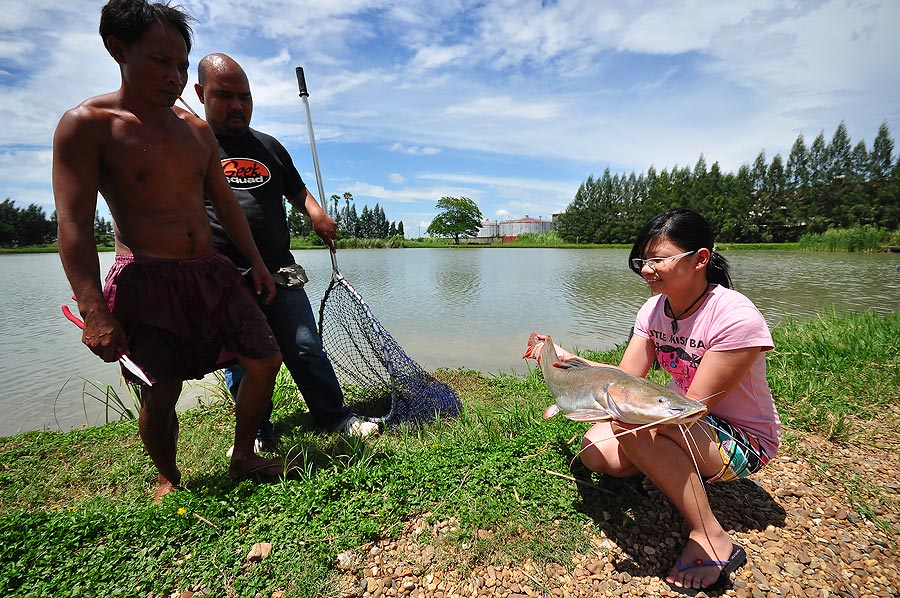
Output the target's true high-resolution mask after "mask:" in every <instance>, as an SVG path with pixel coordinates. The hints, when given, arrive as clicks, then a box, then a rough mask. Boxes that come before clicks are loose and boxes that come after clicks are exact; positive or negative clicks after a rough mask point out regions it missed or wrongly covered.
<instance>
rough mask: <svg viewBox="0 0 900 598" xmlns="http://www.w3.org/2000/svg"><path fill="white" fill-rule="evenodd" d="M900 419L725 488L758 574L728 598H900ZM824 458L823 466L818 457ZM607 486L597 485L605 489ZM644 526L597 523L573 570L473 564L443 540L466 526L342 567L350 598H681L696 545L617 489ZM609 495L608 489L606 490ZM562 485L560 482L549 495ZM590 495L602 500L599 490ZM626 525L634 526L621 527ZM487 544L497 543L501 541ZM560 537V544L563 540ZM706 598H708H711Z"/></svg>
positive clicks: (716, 501) (649, 504)
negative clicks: (681, 564) (674, 581)
mask: <svg viewBox="0 0 900 598" xmlns="http://www.w3.org/2000/svg"><path fill="white" fill-rule="evenodd" d="M895 422H896V419H893V420H892V423H891V424H889V425H890V426H891V427H890V428H888V429H886V430H885V429H884V428H881V429H880V430H879V432H878V434H879V436H878V438H877V444H878V447H877V448H875V447H874V444H875V442H865V443H862V444H835V443H832V442H827V441H823V440H819V439H816V438H814V437H810V436H806V435H797V436H796V438H797V441H796V442H795V443H792V446H791V447H790V449H787V448H786V449H784V450H783V455H781V456H779V457H776V459H774V460H773V461H772V462H770V463H769V464H768V465H767V466H766V468H764V469H763V470H762V471H761V472H759V473H757V474H756V475H755V476H753V478H752V479H751V480H740V481H737V482H731V483H727V484H715V485H713V486H711V487H710V488H709V490H708V492H709V495H710V501H711V503H712V506H713V508H714V510H715V512H716V513H717V514H718V515H719V517H720V521H721V522H722V524H723V525H724V527H725V529H726V530H731V531H730V533H731V536H732V539H733V540H734V541H735V542H737V543H739V544H740V545H741V546H743V547H744V549H745V550H746V551H747V556H748V561H747V563H746V564H745V565H744V566H743V567H741V568H740V569H738V571H737V572H736V573H735V574H734V575H733V576H732V580H733V587H732V588H730V589H728V590H726V591H725V592H724V594H720V595H726V596H737V597H740V598H750V597H752V598H774V597H778V596H801V597H804V596H808V597H810V598H812V597H817V598H829V597H842V598H850V597H852V598H867V597H876V596H877V597H887V596H894V597H896V596H900V571H898V569H900V567H898V543H900V537H898V534H897V530H898V529H900V483H898V481H897V472H898V470H900V459H898V452H897V449H898V448H900V434H898V429H897V425H896V423H895ZM816 455H818V456H819V457H818V458H817V459H812V458H811V456H816ZM595 479H596V478H595ZM610 482H611V484H613V485H611V486H610V487H611V488H614V489H616V491H617V492H620V497H621V498H620V500H622V501H629V504H631V505H632V507H633V510H634V512H635V513H636V515H637V517H638V519H637V520H631V519H628V518H625V519H624V520H621V521H617V520H616V518H615V517H612V516H611V515H610V514H609V513H607V512H604V511H602V510H598V511H597V512H595V513H591V514H592V517H593V519H594V520H595V523H596V525H595V526H592V527H593V529H594V530H595V532H596V530H598V529H599V530H600V532H599V533H595V535H594V536H593V537H592V538H591V539H590V542H589V545H588V546H585V550H584V551H583V552H579V553H576V554H572V555H571V561H570V562H567V563H563V564H555V563H554V564H549V565H547V564H543V563H537V562H532V561H525V562H522V563H513V564H510V563H509V558H506V559H503V558H502V557H500V558H498V561H504V562H503V563H502V564H501V563H497V564H492V565H487V564H483V563H478V562H477V563H476V564H475V566H474V567H471V566H467V567H464V568H459V569H458V568H456V567H454V563H460V562H470V560H471V559H468V558H463V556H464V555H459V554H457V555H454V554H453V553H452V551H453V550H461V548H460V547H459V546H458V545H455V544H454V543H451V542H442V541H441V539H442V536H445V535H446V534H448V533H450V532H452V531H454V529H455V526H456V522H455V521H454V520H449V521H442V522H437V523H428V522H427V519H426V518H425V517H423V518H422V519H419V520H416V521H411V522H409V524H408V525H407V527H406V530H405V532H404V533H403V534H402V536H401V537H399V538H392V539H387V540H382V541H379V542H376V543H374V544H368V545H366V546H363V547H362V548H361V549H359V550H357V551H348V552H346V553H343V554H341V555H339V556H338V562H337V565H336V566H337V568H338V569H340V570H341V571H342V575H341V578H340V580H339V586H340V595H341V596H342V597H345V598H350V597H354V598H381V597H393V596H398V597H403V598H406V597H409V598H423V597H426V596H427V597H429V598H431V597H434V598H451V597H462V596H497V597H499V598H522V597H531V596H548V597H550V596H556V597H582V596H584V597H587V596H675V595H678V594H676V593H675V592H673V591H671V590H670V589H669V586H668V584H666V583H665V581H664V580H663V579H662V577H661V575H664V574H665V572H666V571H667V570H668V568H669V567H671V565H672V563H673V562H674V560H675V558H676V557H677V556H678V554H679V551H680V549H681V547H682V545H683V544H684V541H685V535H684V533H683V530H682V527H681V518H680V516H679V515H678V513H677V511H676V510H675V509H674V508H673V507H672V506H671V504H670V503H669V502H668V500H667V499H665V498H663V497H658V498H650V497H645V496H643V495H641V494H639V493H638V492H636V491H635V490H634V489H633V488H634V485H633V484H623V483H622V482H619V481H610ZM601 484H602V483H601ZM551 486H552V484H550V483H549V482H548V488H549V487H551ZM585 492H597V491H596V490H590V489H587V490H585ZM618 519H622V518H621V517H620V518H618ZM478 533H479V535H481V536H482V537H485V538H487V537H490V535H491V531H490V530H480V531H479V532H478ZM548 533H550V534H551V535H552V530H550V531H549V532H548ZM699 595H700V596H706V595H707V594H706V593H700V594H699ZM713 595H715V594H713Z"/></svg>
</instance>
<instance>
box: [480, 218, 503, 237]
mask: <svg viewBox="0 0 900 598" xmlns="http://www.w3.org/2000/svg"><path fill="white" fill-rule="evenodd" d="M475 236H476V237H499V236H500V224H499V223H497V222H491V221H490V220H484V221H483V222H482V223H481V228H479V229H478V234H477V235H475Z"/></svg>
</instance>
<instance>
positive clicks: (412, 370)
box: [319, 270, 462, 425]
mask: <svg viewBox="0 0 900 598" xmlns="http://www.w3.org/2000/svg"><path fill="white" fill-rule="evenodd" d="M319 336H321V337H322V343H323V344H324V345H325V350H326V351H327V353H328V357H329V359H330V360H331V363H332V365H333V366H334V370H335V373H336V374H337V377H338V380H339V381H340V383H341V388H342V390H343V391H344V401H345V403H346V404H347V405H348V406H349V407H350V408H351V409H352V410H353V411H354V412H355V413H357V414H359V415H361V416H364V417H366V418H367V419H369V420H372V421H379V422H383V423H384V424H385V425H394V424H399V423H402V422H414V421H429V420H433V419H435V418H437V417H452V416H455V415H457V414H458V413H459V411H460V409H461V408H462V403H461V402H460V400H459V397H458V396H457V395H456V392H455V391H454V390H453V389H452V388H450V387H449V386H448V385H446V384H444V383H443V382H441V381H439V380H437V379H436V378H434V377H433V376H431V375H430V374H428V372H426V371H425V370H424V369H422V367H421V366H419V364H418V363H416V362H415V361H414V360H413V359H412V358H411V357H410V356H409V355H407V354H406V352H405V351H404V350H403V349H402V348H401V347H400V345H399V344H398V343H397V341H396V340H395V339H394V337H393V336H391V334H390V333H389V332H388V331H387V330H385V329H384V327H383V326H382V325H381V323H380V322H379V321H378V320H377V319H376V318H375V316H374V315H372V311H371V310H370V309H369V306H368V304H366V302H365V300H363V298H362V297H361V296H360V294H359V293H357V292H356V289H354V288H353V287H352V286H351V285H350V283H349V282H347V280H346V279H345V278H344V277H343V276H342V275H341V274H340V273H339V272H338V271H337V270H335V271H334V273H333V275H332V278H331V283H330V284H329V285H328V289H327V290H326V291H325V296H324V297H323V298H322V304H321V307H320V308H319Z"/></svg>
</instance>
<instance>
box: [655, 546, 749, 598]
mask: <svg viewBox="0 0 900 598" xmlns="http://www.w3.org/2000/svg"><path fill="white" fill-rule="evenodd" d="M746 562H747V553H746V552H745V551H744V549H743V548H741V547H740V546H738V545H737V544H732V545H731V557H729V559H728V560H727V561H704V560H701V559H697V560H696V561H694V562H692V563H688V564H686V565H685V564H682V562H681V559H680V558H678V559H676V560H675V568H676V569H678V570H679V571H685V570H687V569H693V568H695V567H722V570H721V571H720V572H719V578H718V579H717V580H716V581H714V582H713V583H711V584H710V585H708V586H706V587H704V588H679V587H678V586H676V585H674V584H671V583H670V584H669V587H670V588H672V589H673V590H675V591H676V592H678V593H679V594H684V595H686V596H696V595H697V593H698V592H710V591H719V590H724V589H726V588H727V587H728V586H729V585H731V574H732V573H734V572H735V571H737V570H738V568H740V566H741V565H743V564H744V563H746Z"/></svg>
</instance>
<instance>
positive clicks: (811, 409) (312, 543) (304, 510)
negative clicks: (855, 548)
mask: <svg viewBox="0 0 900 598" xmlns="http://www.w3.org/2000/svg"><path fill="white" fill-rule="evenodd" d="M773 333H774V336H775V342H776V345H777V348H776V349H775V350H774V351H772V352H770V354H769V379H770V381H771V384H772V387H773V390H774V392H775V395H776V400H777V402H778V405H779V409H780V412H781V415H782V418H783V420H784V422H785V424H786V425H787V426H788V428H789V430H790V432H789V433H788V434H787V436H786V442H785V448H784V450H785V451H791V450H794V449H793V448H792V441H791V438H792V434H794V433H800V432H812V433H815V434H819V435H821V436H823V437H825V438H828V439H831V440H832V441H835V442H844V441H860V440H861V441H868V438H869V437H868V435H867V432H866V431H867V430H868V429H870V428H871V427H873V426H872V423H873V422H877V421H879V418H883V417H885V414H886V412H887V411H889V407H890V406H893V405H896V404H897V402H898V400H900V390H898V389H900V359H898V357H900V355H898V351H900V349H898V343H897V342H896V339H897V338H900V314H894V315H890V316H888V317H884V318H880V317H877V316H874V315H870V314H856V315H849V316H840V317H839V316H836V315H833V314H831V315H825V316H822V317H821V318H819V319H817V320H814V321H811V322H805V323H798V322H789V323H787V324H785V325H783V326H780V327H779V328H777V329H775V330H774V331H773ZM621 351H622V347H619V348H618V349H616V350H613V351H610V352H606V353H587V355H588V356H589V357H591V358H595V359H598V360H600V361H605V362H611V363H617V362H618V359H619V357H620V355H621ZM436 374H437V375H438V377H439V378H440V379H441V380H443V381H445V382H447V383H448V384H450V385H451V386H452V387H453V388H455V389H457V391H458V392H459V394H460V397H461V399H462V400H463V404H464V406H465V409H464V412H463V413H462V415H460V416H459V417H457V418H454V419H451V420H446V421H439V422H433V423H430V424H427V425H421V426H402V427H398V428H393V429H391V430H390V431H389V432H388V433H387V434H385V435H383V436H381V437H379V438H377V439H374V440H367V441H365V442H363V441H358V440H352V439H347V438H345V437H343V436H339V435H333V434H320V433H315V432H313V431H311V430H310V429H309V420H308V414H307V412H306V410H305V406H304V404H303V402H302V400H301V399H300V398H299V397H298V396H297V393H296V389H295V388H294V386H293V383H292V382H291V380H290V377H289V376H288V375H287V374H286V372H285V371H284V370H283V371H282V373H281V374H280V375H279V380H278V383H277V387H276V393H275V403H276V410H275V413H274V415H273V420H274V421H275V423H276V426H277V428H278V431H279V433H280V441H279V442H280V444H279V447H278V449H279V451H278V452H279V454H281V455H283V456H284V458H285V459H286V460H290V461H291V462H292V464H294V465H295V466H296V472H295V473H294V474H292V475H291V476H290V477H289V478H288V479H285V480H282V481H279V482H275V483H258V482H256V481H252V480H251V481H243V482H240V483H235V482H233V481H231V480H230V478H229V477H228V472H227V467H228V461H227V459H226V457H225V450H226V449H227V448H228V446H229V445H230V444H231V442H232V434H233V426H234V416H233V410H232V407H231V403H230V401H228V400H227V399H222V400H218V401H216V402H213V403H212V404H209V405H201V406H199V407H197V408H195V409H192V410H190V411H188V412H185V413H183V414H181V416H180V420H181V434H180V439H179V454H178V463H179V466H180V467H181V469H182V473H183V476H184V486H185V488H184V489H183V490H181V491H178V492H176V493H173V494H171V495H169V496H167V497H166V499H165V500H164V501H163V504H162V506H156V505H154V504H153V503H152V501H151V492H152V488H153V484H154V482H155V471H154V469H153V466H152V463H151V462H150V460H149V458H148V457H147V456H146V455H145V454H144V453H143V451H142V449H141V443H140V440H139V438H138V435H137V428H136V424H135V423H134V422H133V421H122V422H114V423H110V424H107V425H105V426H99V427H95V428H88V429H84V430H76V431H72V432H67V433H57V432H28V433H25V434H20V435H18V436H14V437H9V438H2V439H0V561H2V562H3V563H4V565H3V567H0V594H2V595H10V594H15V595H25V596H43V595H54V596H70V595H71V596H80V595H85V594H91V595H112V596H115V595H122V596H146V595H148V593H149V592H151V591H152V592H153V593H154V595H155V596H168V595H169V594H171V593H172V592H173V591H175V590H184V589H188V588H190V589H193V590H197V589H203V590H205V592H206V593H207V595H214V596H253V595H255V594H256V593H257V592H262V595H269V594H270V593H271V592H272V591H275V590H284V591H285V592H286V593H285V596H288V597H298V596H303V597H306V596H309V597H311V596H322V595H333V594H334V591H335V590H334V585H333V584H334V580H335V578H334V575H335V572H334V565H333V564H334V559H335V556H336V554H338V553H339V552H341V551H343V550H346V549H348V548H358V547H360V546H362V545H364V544H366V543H367V542H371V541H374V540H376V539H379V538H385V537H397V536H399V535H400V534H401V532H402V530H403V529H404V526H406V525H407V524H408V523H409V522H410V521H413V520H414V519H416V518H418V517H424V518H425V519H426V520H427V522H429V523H432V524H433V523H435V522H443V521H447V520H450V519H451V518H452V519H453V521H454V529H453V531H451V533H450V534H448V535H447V536H446V537H443V538H442V539H440V540H432V541H434V542H436V543H439V544H441V546H440V548H441V550H439V551H438V555H439V558H453V561H452V566H453V567H456V568H459V569H462V570H463V571H466V570H468V569H470V568H472V567H474V566H476V565H478V564H485V563H492V564H503V563H510V562H521V561H522V560H524V559H527V558H530V559H533V560H535V561H537V562H538V563H549V562H556V563H566V562H570V559H571V554H572V553H573V552H576V551H578V550H580V549H581V548H582V547H583V545H584V543H585V542H586V541H587V536H588V535H589V534H590V533H592V532H596V525H597V524H596V523H595V522H596V521H598V520H600V519H601V518H602V519H605V518H606V517H609V518H612V519H613V520H621V521H627V520H630V519H631V518H633V513H632V512H631V506H630V505H631V503H632V501H630V500H629V499H628V497H629V496H630V494H629V493H630V492H631V491H630V490H628V486H629V482H627V481H620V480H609V479H600V478H599V477H598V476H596V475H594V476H591V475H590V474H589V472H587V471H586V470H585V469H584V468H583V466H581V465H580V463H579V462H578V461H577V459H576V460H574V461H575V464H574V465H573V466H572V469H571V470H569V464H570V463H571V462H572V461H573V458H574V457H575V454H576V452H577V450H578V447H579V445H580V439H581V435H582V433H583V432H584V430H585V426H584V425H583V424H578V423H574V422H570V421H568V420H566V419H564V418H553V419H550V420H543V419H542V418H541V412H542V410H543V408H544V407H546V406H547V405H548V404H549V402H550V395H549V393H548V391H547V389H546V387H545V385H544V384H543V380H542V378H541V375H540V373H539V372H538V371H531V372H530V373H528V374H526V375H522V376H515V375H508V374H498V375H485V374H482V373H478V372H474V371H469V370H442V371H439V372H437V373H436ZM658 375H660V373H659V372H655V373H654V376H658ZM895 411H896V410H895ZM894 429H896V425H895V424H894ZM547 471H552V472H557V473H560V474H566V475H571V476H574V477H575V478H577V479H579V480H582V481H585V482H588V483H593V484H601V485H602V486H603V489H604V490H605V491H604V490H599V489H592V488H590V487H587V486H584V485H582V484H573V483H571V482H570V481H568V480H565V479H561V478H559V477H556V476H553V475H550V474H548V473H547ZM827 475H828V476H829V479H834V478H835V476H837V477H838V478H839V479H843V480H844V482H845V484H846V487H847V488H849V489H850V491H851V492H852V493H854V494H855V496H854V499H853V500H854V501H855V502H853V504H855V505H858V510H859V512H860V513H861V514H862V515H864V516H869V515H870V514H874V513H876V512H877V510H878V509H877V507H878V506H879V505H880V504H881V500H882V498H883V492H879V490H878V487H879V486H878V483H877V481H873V480H869V481H868V482H867V484H861V483H860V480H858V479H855V478H854V477H853V476H854V475H855V474H854V473H853V472H852V471H849V470H848V471H846V472H844V471H841V470H839V469H835V468H829V471H828V472H827ZM610 490H611V491H612V493H611V494H609V493H607V491H610ZM871 516H872V517H873V520H874V521H876V524H879V522H878V520H877V518H876V517H875V516H874V515H871ZM480 530H483V531H484V530H486V531H488V532H489V533H479V531H480ZM548 530H552V531H551V532H550V533H548ZM429 538H430V536H429ZM256 542H270V543H271V544H272V545H273V551H272V554H271V556H270V557H269V558H268V559H266V560H264V561H262V562H258V563H254V564H248V563H247V561H246V555H247V553H248V552H249V550H250V548H251V547H252V545H253V544H254V543H256ZM440 555H444V556H440Z"/></svg>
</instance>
